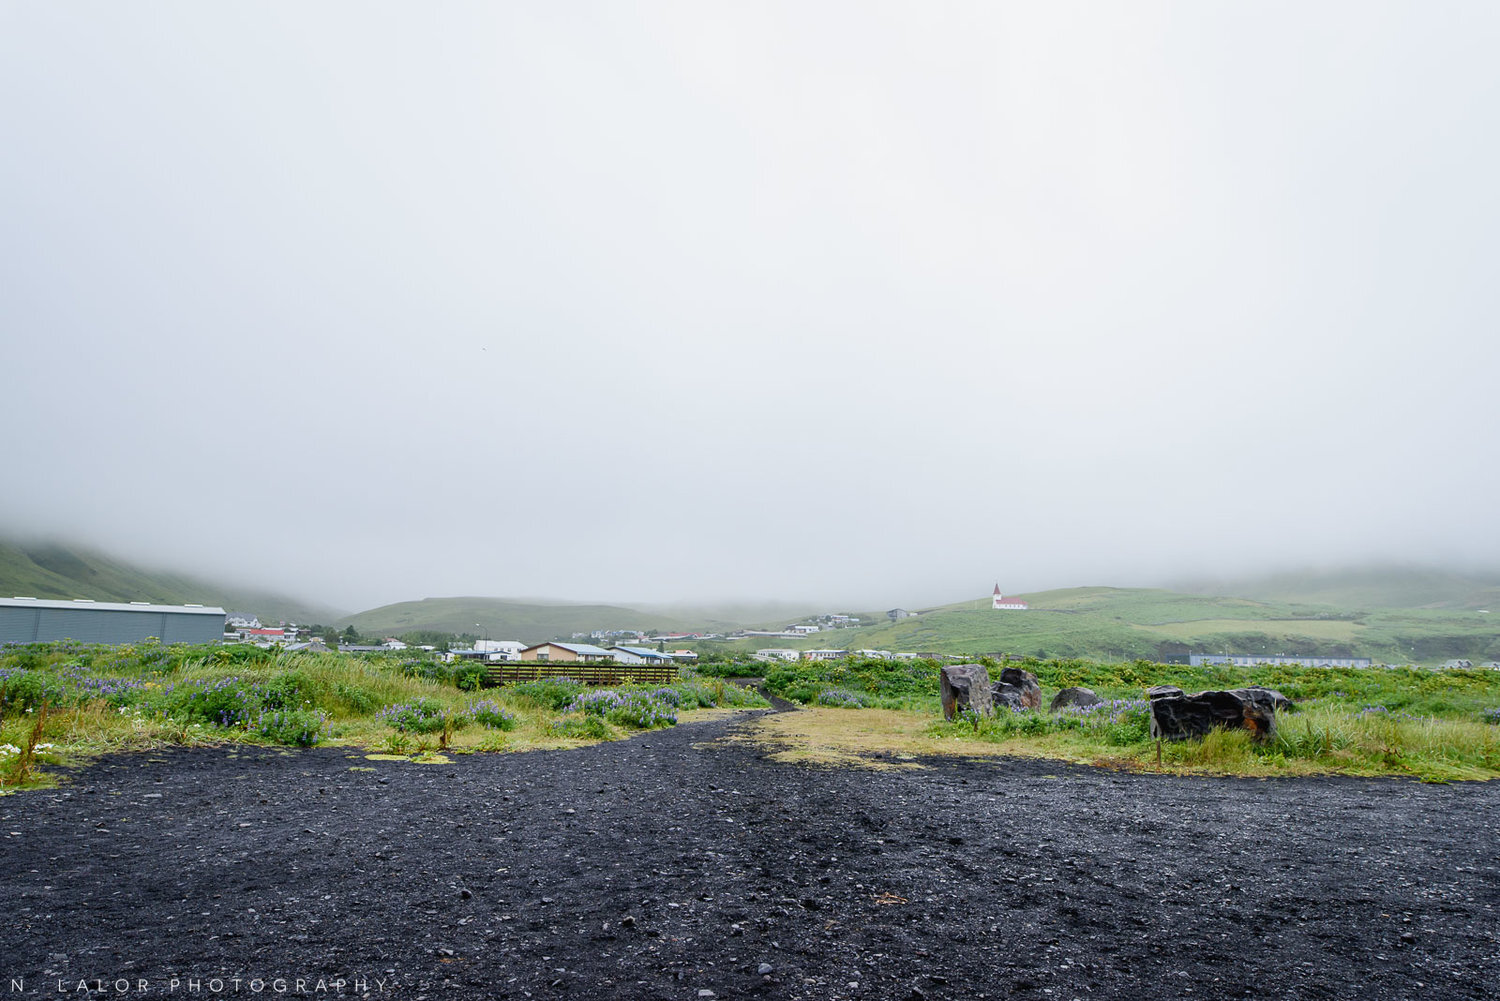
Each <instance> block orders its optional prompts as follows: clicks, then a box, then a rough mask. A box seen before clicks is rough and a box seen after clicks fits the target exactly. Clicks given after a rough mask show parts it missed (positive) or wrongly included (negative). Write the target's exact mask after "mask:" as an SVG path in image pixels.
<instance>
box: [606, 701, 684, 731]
mask: <svg viewBox="0 0 1500 1001" xmlns="http://www.w3.org/2000/svg"><path fill="white" fill-rule="evenodd" d="M607 716H608V718H609V721H610V722H611V723H618V724H619V725H621V726H629V727H634V728H635V729H637V730H654V729H656V728H657V727H664V726H676V725H677V713H675V712H674V711H673V709H672V707H671V706H668V705H664V704H663V703H661V702H658V701H656V700H655V699H654V698H652V697H650V696H648V695H642V694H640V693H638V692H636V693H632V694H630V695H627V696H625V697H624V699H622V700H621V702H620V704H619V705H617V706H615V707H614V708H613V709H610V710H609V712H608V713H607Z"/></svg>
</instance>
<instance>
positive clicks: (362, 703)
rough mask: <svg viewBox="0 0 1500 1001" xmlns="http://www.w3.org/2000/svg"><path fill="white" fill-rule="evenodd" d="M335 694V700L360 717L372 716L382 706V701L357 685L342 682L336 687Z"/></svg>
mask: <svg viewBox="0 0 1500 1001" xmlns="http://www.w3.org/2000/svg"><path fill="white" fill-rule="evenodd" d="M333 694H334V697H335V698H337V699H338V700H339V701H340V702H342V703H343V704H344V705H346V706H348V707H349V708H350V709H351V710H353V711H354V712H355V713H356V714H358V715H360V716H369V715H371V714H372V713H374V712H375V709H376V707H377V706H379V705H380V700H379V699H377V698H375V696H373V695H371V694H370V693H369V692H367V691H365V690H364V689H363V688H360V687H358V686H356V685H348V684H345V683H344V682H342V681H340V682H339V683H338V684H336V685H334V688H333Z"/></svg>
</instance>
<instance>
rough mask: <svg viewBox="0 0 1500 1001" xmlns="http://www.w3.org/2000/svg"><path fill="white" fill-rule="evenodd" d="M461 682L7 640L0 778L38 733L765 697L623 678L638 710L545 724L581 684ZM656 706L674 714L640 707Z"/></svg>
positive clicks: (459, 734)
mask: <svg viewBox="0 0 1500 1001" xmlns="http://www.w3.org/2000/svg"><path fill="white" fill-rule="evenodd" d="M466 682H469V683H472V672H467V673H465V672H463V671H455V670H449V669H447V667H446V666H445V665H443V664H441V663H438V662H436V661H432V660H426V659H421V658H391V657H382V656H376V657H363V656H348V655H344V654H336V653H322V654H317V653H293V654H285V653H277V652H274V651H261V650H257V649H255V648H253V647H252V648H235V647H166V646H162V645H160V644H155V643H145V644H137V645H132V646H122V647H86V646H81V645H77V644H44V645H34V646H30V647H22V648H19V649H12V650H9V651H6V652H4V653H3V654H0V745H3V744H6V743H7V742H8V741H14V743H16V744H20V745H22V747H18V748H17V749H16V750H17V755H12V754H10V753H9V752H8V751H6V752H4V753H0V768H6V769H8V772H0V779H4V781H5V783H6V784H7V785H8V786H12V787H13V786H15V785H17V784H20V783H21V782H23V781H27V780H31V779H32V778H33V772H32V767H31V766H32V762H33V761H34V760H36V755H35V753H34V752H35V749H37V748H38V747H40V746H42V744H43V741H44V739H45V740H49V741H51V742H52V743H53V746H52V747H51V748H50V749H49V753H48V755H47V756H46V757H45V759H44V760H43V763H47V762H49V761H52V762H56V761H66V760H70V759H77V758H79V757H85V756H89V755H93V754H97V753H101V752H106V751H113V750H129V749H135V748H142V747H150V746H157V745H161V744H166V743H170V744H193V745H211V744H217V743H223V742H225V741H236V742H246V743H261V744H291V745H302V746H306V745H310V744H316V743H325V742H335V743H347V744H360V745H365V746H374V747H384V748H386V749H390V750H399V751H400V752H401V753H408V752H415V753H420V752H423V751H426V750H431V749H434V748H441V749H446V750H449V751H457V752H460V753H463V752H468V751H473V750H478V749H484V750H500V749H526V748H531V747H561V746H567V745H568V744H569V743H570V742H576V741H577V740H578V739H594V740H597V739H612V738H615V737H618V736H621V735H623V734H624V733H627V732H629V731H630V730H633V729H639V728H641V727H643V726H646V725H648V724H649V725H650V726H659V725H664V723H667V722H668V721H667V719H666V716H670V717H671V720H670V722H675V720H676V715H675V713H676V710H677V709H678V707H681V708H684V709H693V708H697V707H700V706H711V705H741V704H746V703H751V702H759V703H760V704H764V700H762V699H760V697H759V696H758V695H756V694H755V693H753V692H751V693H746V692H745V691H744V690H743V689H739V688H737V687H735V686H732V685H730V686H726V685H725V684H724V683H723V682H722V681H720V680H718V679H702V680H700V679H696V678H692V677H685V678H683V679H681V680H679V681H678V682H677V683H676V684H674V685H671V686H665V687H664V686H652V687H650V688H647V687H644V686H622V687H620V689H619V691H620V692H621V693H622V697H628V699H629V701H630V703H631V705H632V706H634V707H635V708H634V709H633V710H632V711H631V712H622V713H619V714H616V717H615V718H612V719H611V720H609V721H601V723H602V727H601V726H595V725H590V726H589V727H587V728H584V729H582V730H580V729H579V728H578V727H558V726H556V725H555V724H556V722H557V720H558V719H559V718H560V717H561V715H563V714H565V710H566V708H567V706H568V704H569V703H570V702H571V701H572V699H573V698H574V697H575V696H576V695H577V694H578V692H580V691H582V689H583V686H581V685H578V684H577V683H572V682H561V683H558V682H555V681H549V682H544V683H539V685H540V687H538V686H514V687H512V688H498V689H491V690H489V691H488V692H486V695H487V696H488V697H487V698H485V699H483V700H476V697H475V693H474V692H473V691H470V690H465V688H463V687H461V686H463V685H465V684H466ZM552 689H556V691H553V690H552ZM559 694H562V695H565V696H566V697H564V698H558V695H559ZM413 705H420V706H423V707H424V712H426V711H427V710H428V709H430V712H431V718H432V719H433V720H435V721H436V725H434V726H431V727H425V726H424V727H407V726H402V725H400V721H401V720H403V719H405V717H404V716H402V715H401V714H400V713H396V712H393V711H392V710H393V709H395V708H398V707H401V706H413ZM658 705H660V706H668V705H670V707H671V710H672V711H671V712H670V713H667V714H662V713H658V712H656V711H655V710H652V709H651V708H650V707H652V706H658ZM39 710H40V711H39ZM23 748H24V749H23ZM7 775H8V777H6V776H7ZM18 776H19V777H18Z"/></svg>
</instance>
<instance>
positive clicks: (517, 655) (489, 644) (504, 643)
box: [474, 640, 526, 661]
mask: <svg viewBox="0 0 1500 1001" xmlns="http://www.w3.org/2000/svg"><path fill="white" fill-rule="evenodd" d="M525 649H526V644H525V643H522V642H520V641H519V640H475V641H474V650H475V651H476V652H478V653H482V654H484V655H485V658H484V659H485V660H491V661H508V660H520V659H521V651H522V650H525Z"/></svg>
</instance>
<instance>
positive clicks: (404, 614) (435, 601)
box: [337, 597, 706, 643]
mask: <svg viewBox="0 0 1500 1001" xmlns="http://www.w3.org/2000/svg"><path fill="white" fill-rule="evenodd" d="M337 625H338V626H339V627H340V628H343V627H344V626H351V625H352V626H353V627H354V628H355V629H356V630H358V631H359V632H360V633H361V634H363V635H365V636H399V635H400V634H402V633H406V632H416V631H418V630H428V629H431V630H436V631H438V632H445V633H479V634H482V635H485V636H488V637H489V638H490V639H505V640H521V641H522V642H525V643H541V642H543V641H544V640H550V639H558V638H564V639H566V638H567V637H570V636H572V635H573V634H574V633H575V632H582V633H587V632H592V631H594V630H596V629H638V630H640V631H642V632H648V631H650V630H653V629H654V630H656V631H658V632H675V631H679V630H688V629H692V630H697V631H701V630H703V629H705V628H706V627H705V625H704V624H703V623H702V622H694V621H690V620H687V619H680V618H677V617H675V616H667V615H658V614H653V613H650V612H642V611H638V610H636V609H633V608H624V607H621V606H617V605H574V604H567V603H563V602H557V603H553V602H544V601H539V600H536V599H531V600H527V601H517V600H512V599H509V598H476V597H469V598H423V599H422V600H421V601H402V602H398V603H396V604H394V605H383V606H381V607H380V608H372V609H370V610H368V611H364V612H360V613H359V614H358V615H351V616H346V617H345V618H342V619H339V620H338V623H337Z"/></svg>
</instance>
